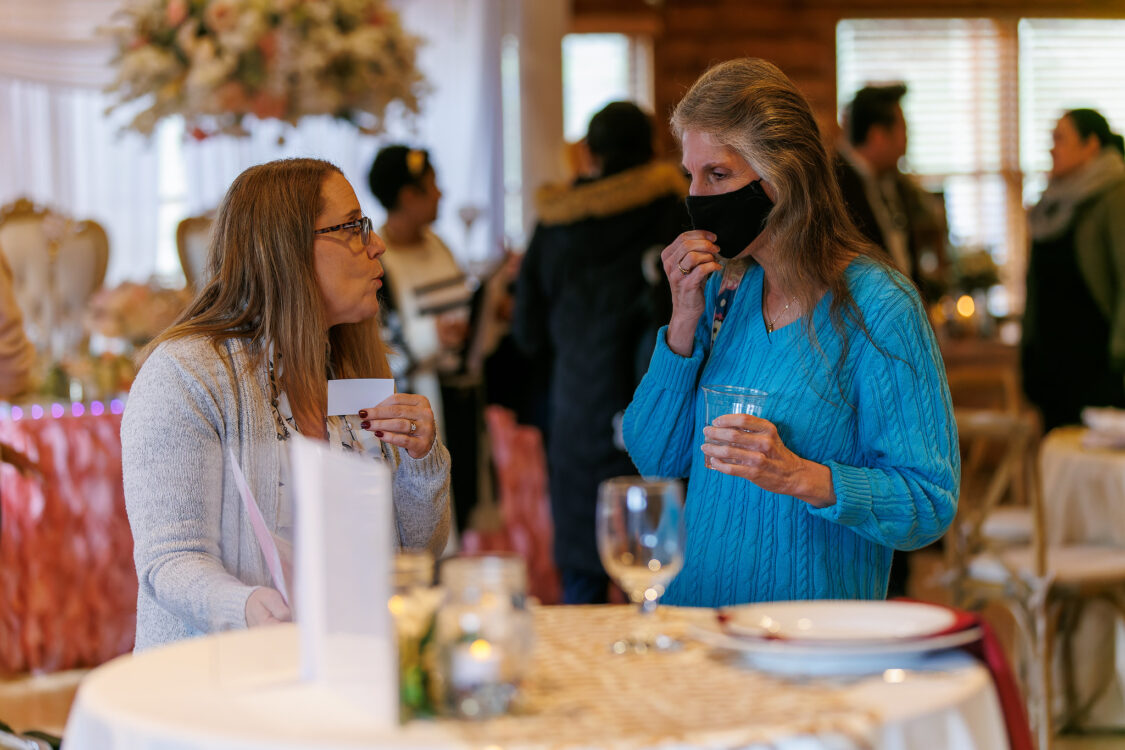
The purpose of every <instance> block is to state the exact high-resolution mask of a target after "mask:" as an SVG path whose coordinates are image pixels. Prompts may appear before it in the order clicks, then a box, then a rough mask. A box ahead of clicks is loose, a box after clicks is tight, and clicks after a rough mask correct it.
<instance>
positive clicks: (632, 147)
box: [512, 102, 690, 604]
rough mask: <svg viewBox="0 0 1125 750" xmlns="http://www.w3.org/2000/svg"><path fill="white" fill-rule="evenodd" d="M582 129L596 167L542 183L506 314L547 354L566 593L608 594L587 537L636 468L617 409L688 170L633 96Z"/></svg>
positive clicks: (576, 596) (679, 217)
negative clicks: (616, 484) (667, 157)
mask: <svg viewBox="0 0 1125 750" xmlns="http://www.w3.org/2000/svg"><path fill="white" fill-rule="evenodd" d="M585 140H586V147H587V148H588V149H589V153H590V156H591V164H592V167H593V174H592V175H589V176H583V177H579V178H578V179H577V180H575V181H574V182H573V183H571V184H567V185H556V186H548V187H545V188H543V189H542V190H540V191H539V195H538V211H539V224H538V226H537V227H536V229H535V233H534V235H533V236H532V239H531V244H530V245H529V247H528V250H527V253H526V255H525V257H524V260H523V263H522V266H521V269H520V275H519V280H518V283H517V291H516V311H515V316H514V319H513V324H512V333H513V335H514V337H515V339H516V342H517V343H518V344H519V346H520V347H521V348H522V349H523V350H524V351H525V352H526V353H528V354H529V355H531V356H535V357H543V356H547V357H550V358H551V374H550V383H549V389H550V419H549V430H548V435H547V459H548V471H549V474H550V477H549V480H550V492H551V508H552V515H553V517H554V523H555V550H554V554H555V561H556V564H557V565H558V567H559V571H560V574H561V577H562V585H563V600H564V602H566V603H569V604H585V603H600V602H605V601H606V599H607V592H608V588H609V579H608V577H607V575H606V573H605V571H604V570H603V568H602V565H601V563H600V561H599V559H598V552H597V545H596V541H595V536H594V509H595V506H596V504H597V490H598V483H599V482H601V481H602V480H603V479H606V478H608V477H613V476H618V475H622V474H634V473H636V469H635V467H634V466H633V463H632V461H631V460H630V459H629V456H628V455H627V454H626V453H625V451H624V450H623V446H622V445H621V443H620V439H616V440H615V434H616V429H615V420H616V421H619V419H620V417H619V415H620V413H621V412H622V411H623V410H624V409H625V406H626V405H627V404H628V403H629V401H630V399H631V398H632V395H633V390H634V388H635V387H636V385H637V383H638V382H639V380H640V378H641V376H642V375H643V374H644V371H645V368H646V367H647V364H648V360H649V357H650V355H651V353H652V349H653V344H654V342H655V335H656V330H657V328H658V327H659V326H660V325H661V324H662V323H663V322H665V321H666V320H667V318H668V315H669V313H670V310H671V300H670V297H669V296H668V286H667V280H666V279H665V278H664V275H663V272H662V271H661V269H660V251H661V250H662V249H663V248H664V247H665V246H666V245H667V244H668V243H670V242H671V241H672V240H674V239H675V238H676V236H677V235H678V234H679V233H680V232H682V231H683V230H684V229H685V228H687V227H688V226H690V223H689V219H688V217H687V214H686V211H685V209H684V205H683V197H684V196H685V195H686V194H687V181H686V180H685V178H684V176H683V172H682V171H681V170H680V169H679V167H677V166H676V165H673V164H670V163H665V162H659V161H655V160H654V158H653V146H652V121H651V119H650V117H649V116H648V115H647V114H645V113H644V112H643V111H642V110H641V109H640V108H639V107H637V106H636V105H635V104H633V103H631V102H613V103H611V104H609V105H607V106H606V107H605V108H604V109H602V110H601V111H599V112H598V113H597V114H595V115H594V117H593V118H592V119H591V120H590V125H589V128H588V131H587V135H586V139H585ZM646 269H647V270H646Z"/></svg>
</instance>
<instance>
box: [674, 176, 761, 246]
mask: <svg viewBox="0 0 1125 750" xmlns="http://www.w3.org/2000/svg"><path fill="white" fill-rule="evenodd" d="M772 208H773V201H771V200H770V199H769V196H767V195H766V191H765V190H764V189H763V188H762V181H761V180H755V181H754V182H751V183H750V184H748V185H743V186H742V187H740V188H739V189H738V190H733V191H731V192H729V193H720V194H719V195H689V196H688V197H687V210H688V214H690V215H691V224H692V227H693V228H694V229H703V230H706V231H708V232H711V233H712V234H714V235H715V236H716V237H717V238H718V239H716V240H715V244H716V245H718V246H719V255H721V256H723V257H724V258H733V257H734V256H736V255H738V254H739V253H741V252H742V251H743V250H745V249H746V247H747V246H748V245H749V244H750V243H751V242H753V241H754V240H756V239H757V238H758V235H759V234H761V233H762V229H763V228H764V227H765V226H766V219H767V218H768V217H769V215H770V210H771V209H772Z"/></svg>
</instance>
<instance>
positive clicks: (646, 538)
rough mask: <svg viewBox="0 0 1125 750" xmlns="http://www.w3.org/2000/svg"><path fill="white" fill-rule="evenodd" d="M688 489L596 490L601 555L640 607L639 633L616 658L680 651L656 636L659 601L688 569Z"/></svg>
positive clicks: (627, 485) (639, 483)
mask: <svg viewBox="0 0 1125 750" xmlns="http://www.w3.org/2000/svg"><path fill="white" fill-rule="evenodd" d="M684 536H685V533H684V490H683V485H682V484H681V483H680V481H679V480H678V479H645V478H643V477H615V478H613V479H607V480H605V481H604V482H602V483H601V485H600V486H599V487H598V507H597V537H598V553H599V555H600V556H601V560H602V565H604V566H605V569H606V572H608V573H609V575H610V576H611V577H612V578H613V580H614V581H616V582H617V584H618V585H619V586H621V588H622V589H623V590H624V591H625V593H626V594H627V595H628V596H629V598H630V599H631V600H632V601H633V602H634V603H636V604H638V605H640V615H641V616H640V620H639V621H638V627H637V630H636V632H635V633H634V634H633V635H632V636H629V637H626V638H623V639H621V640H618V641H616V642H615V643H614V644H613V646H612V648H613V651H614V652H615V653H619V654H623V653H627V652H629V651H634V652H645V651H666V650H671V649H675V648H677V647H678V646H679V644H678V642H676V641H675V640H674V639H672V638H671V637H669V636H667V635H664V634H661V633H658V632H656V628H655V625H654V622H653V621H654V619H655V617H654V613H655V612H656V608H657V606H658V604H659V603H660V597H661V596H663V595H664V591H665V589H666V588H667V586H668V584H669V583H670V582H671V581H672V579H673V578H675V577H676V575H677V574H678V573H679V572H680V569H681V568H682V567H683V565H684V541H685V540H684Z"/></svg>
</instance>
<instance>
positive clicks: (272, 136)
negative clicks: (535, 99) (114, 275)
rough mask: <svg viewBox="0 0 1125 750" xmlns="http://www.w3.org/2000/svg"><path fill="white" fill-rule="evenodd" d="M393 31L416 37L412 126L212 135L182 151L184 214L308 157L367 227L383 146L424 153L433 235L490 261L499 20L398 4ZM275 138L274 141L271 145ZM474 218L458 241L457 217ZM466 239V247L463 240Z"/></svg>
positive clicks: (453, 8)
mask: <svg viewBox="0 0 1125 750" xmlns="http://www.w3.org/2000/svg"><path fill="white" fill-rule="evenodd" d="M396 5H398V6H399V9H400V13H401V15H402V20H403V24H404V25H405V26H406V28H407V29H408V30H410V31H411V32H412V33H415V34H418V35H420V36H422V37H423V38H424V39H425V40H426V43H425V46H424V47H423V48H422V49H421V51H420V53H419V58H420V59H419V66H420V67H421V68H422V70H423V72H424V73H425V75H426V77H427V79H428V80H429V83H430V86H431V92H430V94H429V95H428V96H427V97H426V98H425V99H424V101H423V111H422V114H421V117H419V118H417V119H416V120H415V121H414V122H412V123H411V122H404V121H402V120H401V119H398V120H396V121H393V122H391V123H390V126H389V127H388V132H387V133H386V134H384V135H381V136H377V137H375V136H365V135H361V134H360V133H359V132H358V131H356V129H355V128H353V127H352V126H350V125H348V124H346V123H340V122H336V121H334V120H332V119H331V118H306V119H305V120H303V121H302V122H301V125H300V127H298V128H296V129H292V128H287V127H285V126H283V125H281V124H278V123H275V122H260V123H254V124H253V125H252V126H251V127H250V130H251V136H250V137H249V138H232V137H229V136H218V137H215V138H209V139H206V140H204V141H201V142H198V143H189V144H187V145H185V147H184V153H185V161H184V163H185V169H186V190H187V196H188V197H187V205H188V210H189V211H190V212H192V213H199V212H202V211H204V210H208V209H211V208H214V207H215V206H216V205H217V204H218V203H219V201H220V200H221V198H222V196H223V193H224V192H225V191H226V188H227V186H228V185H230V183H231V180H233V179H234V177H235V176H236V175H237V174H238V173H239V172H241V171H242V170H243V169H245V168H246V167H248V166H250V165H252V164H259V163H261V162H264V161H269V160H271V159H279V158H284V157H289V156H313V157H317V158H322V159H327V160H328V161H331V162H333V163H334V164H336V165H337V166H339V167H340V168H341V169H342V170H343V172H344V174H345V175H346V176H347V178H348V180H349V181H350V182H351V183H352V186H353V187H354V188H355V191H356V195H357V196H358V197H359V199H360V203H361V205H362V206H363V208H364V211H365V212H366V213H367V214H368V215H369V216H371V217H372V219H374V220H375V222H376V226H378V225H379V224H381V222H382V219H383V217H384V212H383V210H382V208H381V207H380V206H379V205H378V203H377V202H376V200H375V198H374V197H373V196H372V195H371V193H370V191H369V190H368V188H367V172H368V169H369V168H370V166H371V162H372V160H373V159H374V157H375V153H376V152H377V151H378V149H379V148H380V147H381V146H384V145H387V144H390V143H399V142H401V143H406V144H408V145H411V146H420V147H423V148H426V149H428V150H429V151H430V155H431V158H432V160H433V162H434V165H435V168H436V171H437V176H438V184H439V186H440V187H441V189H442V192H443V193H444V197H443V199H442V205H441V214H440V216H439V217H438V221H437V224H436V226H435V231H437V233H438V234H439V235H441V236H442V237H444V238H445V240H446V242H447V243H448V244H449V246H450V249H451V250H453V252H454V254H455V255H456V256H457V257H458V258H459V259H460V260H461V261H462V262H463V263H471V262H474V261H484V260H487V259H489V258H490V257H492V256H493V255H494V254H495V253H497V252H498V249H499V246H500V239H501V237H502V227H503V214H502V200H501V196H502V185H501V183H500V165H501V163H502V162H501V159H502V154H501V151H500V141H499V138H498V136H497V133H498V132H499V119H500V69H499V52H498V50H499V39H500V32H499V29H500V28H501V25H502V24H501V18H500V14H501V12H502V8H503V4H502V3H501V2H498V1H496V0H487V1H485V2H482V1H481V0H410V2H398V3H396ZM281 137H283V138H284V142H283V143H279V138H281ZM466 205H473V206H477V207H479V208H481V209H482V210H483V213H482V215H481V217H480V219H478V220H477V222H476V223H475V224H474V225H473V227H472V232H471V235H469V236H468V237H466V233H465V227H464V225H463V224H462V223H461V222H460V220H459V219H458V209H459V208H460V207H462V206H466ZM466 240H468V241H466Z"/></svg>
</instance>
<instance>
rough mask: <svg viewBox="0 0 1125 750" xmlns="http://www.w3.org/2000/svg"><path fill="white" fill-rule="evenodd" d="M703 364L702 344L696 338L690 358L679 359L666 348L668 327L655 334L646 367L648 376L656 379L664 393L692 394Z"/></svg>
mask: <svg viewBox="0 0 1125 750" xmlns="http://www.w3.org/2000/svg"><path fill="white" fill-rule="evenodd" d="M702 364H703V342H702V341H700V340H699V337H698V336H697V337H696V338H695V341H694V342H693V343H692V351H691V356H690V357H681V356H680V355H679V354H676V353H675V352H674V351H672V350H671V349H669V348H668V326H664V327H663V328H661V329H660V330H659V331H657V332H656V348H655V349H654V350H653V352H652V361H651V362H650V363H649V366H648V375H649V376H651V377H654V378H656V382H658V383H660V387H661V388H663V389H664V390H666V391H676V392H680V393H688V392H694V391H695V386H696V381H697V379H698V378H699V368H700V366H702Z"/></svg>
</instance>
